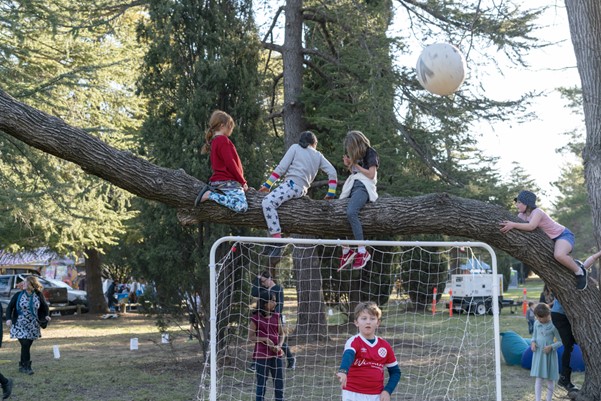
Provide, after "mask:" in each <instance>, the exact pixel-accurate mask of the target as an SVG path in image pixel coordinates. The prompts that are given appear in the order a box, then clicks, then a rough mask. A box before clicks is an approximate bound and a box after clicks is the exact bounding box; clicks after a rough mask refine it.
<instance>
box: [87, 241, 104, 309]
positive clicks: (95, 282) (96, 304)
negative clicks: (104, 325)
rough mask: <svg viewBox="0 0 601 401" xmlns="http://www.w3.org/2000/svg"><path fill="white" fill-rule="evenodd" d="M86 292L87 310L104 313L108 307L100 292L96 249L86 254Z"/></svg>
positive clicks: (98, 254)
mask: <svg viewBox="0 0 601 401" xmlns="http://www.w3.org/2000/svg"><path fill="white" fill-rule="evenodd" d="M85 253H86V259H85V268H86V291H87V292H88V308H89V312H90V313H106V312H107V311H108V306H107V305H106V300H105V299H104V293H103V292H102V275H101V274H100V253H98V251H97V250H96V249H88V250H87V251H86V252H85Z"/></svg>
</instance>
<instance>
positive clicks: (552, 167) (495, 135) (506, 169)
mask: <svg viewBox="0 0 601 401" xmlns="http://www.w3.org/2000/svg"><path fill="white" fill-rule="evenodd" d="M530 1H532V0H530ZM532 2H533V3H534V1H532ZM536 3H547V4H551V3H552V4H558V6H557V7H553V8H552V9H550V10H549V11H548V12H547V13H546V14H545V16H544V18H543V19H542V20H541V22H542V23H543V24H544V25H545V27H544V28H543V29H542V31H541V33H540V34H539V36H540V37H544V38H545V39H546V40H548V41H550V42H559V43H558V44H557V45H554V46H551V47H549V48H546V49H541V50H536V51H533V52H532V53H531V54H529V56H528V57H527V60H528V63H529V68H528V69H521V70H515V69H508V70H507V72H506V73H504V74H503V75H501V74H498V75H496V76H494V77H493V78H494V83H493V84H488V85H487V88H490V90H491V91H493V92H494V93H498V94H499V95H500V96H503V95H505V96H508V97H512V96H515V95H519V94H520V93H524V92H526V91H528V90H537V91H544V92H546V93H547V95H545V96H543V97H541V98H539V99H537V100H536V101H535V103H534V105H533V106H532V110H533V111H534V112H535V113H536V115H537V117H536V118H535V119H534V120H533V121H530V122H527V123H523V124H497V125H495V126H494V127H493V129H490V130H488V132H484V133H483V136H482V138H481V140H480V145H481V148H482V149H483V150H484V152H485V153H486V154H487V155H490V156H498V157H499V158H500V159H499V164H498V167H499V170H500V171H501V172H502V173H503V174H504V175H505V176H508V175H509V174H511V172H512V170H513V166H514V165H513V163H514V162H516V163H518V164H519V165H520V166H521V167H522V168H523V169H524V170H525V171H526V173H528V174H529V175H530V176H531V177H532V178H533V179H535V181H536V182H537V184H538V185H539V187H540V188H541V190H542V191H543V192H542V193H541V195H542V196H539V198H541V203H542V205H543V206H546V207H549V206H550V205H551V204H552V202H553V200H554V199H555V198H556V197H557V195H558V193H557V190H556V189H555V188H553V186H552V185H551V184H552V182H553V181H556V180H557V179H558V178H559V176H560V174H561V168H562V167H563V166H565V165H566V163H568V162H571V163H576V162H578V161H577V160H576V158H575V157H573V156H569V155H568V156H563V155H560V154H558V153H557V152H556V150H557V149H558V148H560V147H562V146H564V145H566V144H567V143H568V141H569V138H568V137H567V136H566V135H564V133H565V132H567V131H571V130H574V129H575V128H580V129H581V130H582V131H583V130H584V127H583V124H584V123H583V121H582V120H581V118H579V117H577V116H575V115H574V114H573V113H572V112H571V111H570V110H569V109H567V108H566V104H567V102H566V101H565V100H563V99H561V98H560V95H559V93H558V92H557V91H556V90H555V89H556V88H557V87H560V86H563V87H571V86H580V78H579V76H578V71H577V69H576V58H575V56H574V52H573V48H572V43H571V40H570V32H569V27H568V20H567V14H566V11H565V8H564V6H563V5H561V4H560V3H556V2H554V1H548V0H547V1H543V0H537V1H536ZM530 5H531V4H529V6H530ZM468 69H469V67H468ZM468 79H469V75H468Z"/></svg>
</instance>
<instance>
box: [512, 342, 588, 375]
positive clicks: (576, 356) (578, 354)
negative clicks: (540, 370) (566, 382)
mask: <svg viewBox="0 0 601 401" xmlns="http://www.w3.org/2000/svg"><path fill="white" fill-rule="evenodd" d="M562 355H563V345H562V346H561V347H559V348H558V349H557V357H558V359H559V373H561V356H562ZM522 367H523V368H524V369H530V368H531V367H532V350H531V349H530V347H528V348H527V349H525V350H524V353H523V354H522ZM570 368H572V372H584V360H583V359H582V350H580V347H579V346H578V344H575V345H574V350H573V351H572V355H571V356H570Z"/></svg>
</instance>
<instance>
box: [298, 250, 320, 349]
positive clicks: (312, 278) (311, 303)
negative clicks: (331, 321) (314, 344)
mask: <svg viewBox="0 0 601 401" xmlns="http://www.w3.org/2000/svg"><path fill="white" fill-rule="evenodd" d="M292 261H293V267H294V276H295V278H296V293H297V299H298V313H297V316H298V318H297V322H296V329H295V333H294V334H295V335H296V336H305V337H308V338H303V342H306V341H320V340H323V339H324V337H325V336H326V335H327V320H326V314H325V304H324V298H323V292H322V283H321V263H320V255H319V254H318V252H317V250H316V249H315V248H303V247H297V248H295V249H294V251H293V254H292Z"/></svg>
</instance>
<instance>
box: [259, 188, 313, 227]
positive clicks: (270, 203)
mask: <svg viewBox="0 0 601 401" xmlns="http://www.w3.org/2000/svg"><path fill="white" fill-rule="evenodd" d="M301 196H303V191H302V189H301V187H299V186H298V185H296V184H295V183H294V181H292V180H288V181H286V182H284V183H283V184H282V185H280V186H279V187H277V188H276V189H274V190H273V191H271V192H270V193H269V194H268V195H267V196H266V197H265V198H263V202H262V203H261V205H262V206H263V215H264V216H265V222H266V223H267V230H268V231H269V234H270V235H274V234H279V233H281V232H282V227H280V217H279V216H278V211H277V209H278V207H280V206H281V204H282V203H284V202H286V201H289V200H290V199H295V198H300V197H301Z"/></svg>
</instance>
